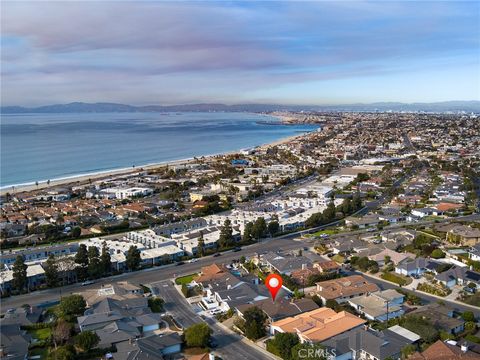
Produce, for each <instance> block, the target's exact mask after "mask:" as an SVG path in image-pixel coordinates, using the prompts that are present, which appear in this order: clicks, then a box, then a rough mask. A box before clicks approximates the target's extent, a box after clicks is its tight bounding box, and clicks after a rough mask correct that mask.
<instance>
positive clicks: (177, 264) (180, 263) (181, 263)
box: [175, 261, 185, 266]
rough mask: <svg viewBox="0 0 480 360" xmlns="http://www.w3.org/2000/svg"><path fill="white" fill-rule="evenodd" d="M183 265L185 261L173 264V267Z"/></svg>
mask: <svg viewBox="0 0 480 360" xmlns="http://www.w3.org/2000/svg"><path fill="white" fill-rule="evenodd" d="M183 264H185V261H179V262H177V263H176V264H175V266H180V265H183Z"/></svg>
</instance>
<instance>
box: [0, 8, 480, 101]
mask: <svg viewBox="0 0 480 360" xmlns="http://www.w3.org/2000/svg"><path fill="white" fill-rule="evenodd" d="M1 12H2V19H3V21H2V24H1V32H2V35H1V50H2V54H1V62H2V69H1V73H2V84H1V90H2V97H1V100H2V105H3V106H26V107H36V106H42V105H49V104H65V103H71V102H88V103H92V102H111V103H120V104H132V105H135V106H143V105H152V104H154V105H156V104H161V105H177V104H197V103H223V104H245V103H250V104H285V105H344V104H355V103H364V104H368V103H377V102H402V103H417V102H426V103H431V102H442V101H452V100H453V101H454V100H456V99H466V100H460V101H471V100H479V99H480V54H479V51H478V50H479V39H480V25H479V24H480V15H479V14H480V3H478V2H471V1H465V2H443V1H438V2H434V1H428V2H408V1H407V2H403V1H402V2H395V1H391V2H370V1H351V2H350V1H336V2H328V1H320V2H235V1H233V2H213V1H210V2H164V1H139V2H129V1H106V2H105V1H104V2H94V1H92V2H77V1H72V2H55V1H53V2H36V1H30V2H29V1H22V2H12V1H4V2H2V10H1Z"/></svg>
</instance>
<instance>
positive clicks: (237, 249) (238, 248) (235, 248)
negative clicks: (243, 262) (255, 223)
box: [232, 246, 242, 252]
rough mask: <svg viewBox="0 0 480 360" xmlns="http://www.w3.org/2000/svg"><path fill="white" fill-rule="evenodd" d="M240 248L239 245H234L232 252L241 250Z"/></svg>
mask: <svg viewBox="0 0 480 360" xmlns="http://www.w3.org/2000/svg"><path fill="white" fill-rule="evenodd" d="M241 250H242V248H241V247H240V246H236V247H234V248H233V250H232V251H233V252H238V251H241Z"/></svg>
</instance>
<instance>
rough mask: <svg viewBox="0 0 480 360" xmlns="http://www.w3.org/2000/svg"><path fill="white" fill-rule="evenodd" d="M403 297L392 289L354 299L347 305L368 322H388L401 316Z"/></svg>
mask: <svg viewBox="0 0 480 360" xmlns="http://www.w3.org/2000/svg"><path fill="white" fill-rule="evenodd" d="M404 297H405V296H404V295H403V294H400V293H398V292H397V291H395V290H394V289H388V290H383V291H378V292H375V293H372V294H366V295H362V296H357V297H354V298H352V299H350V300H348V303H349V304H350V305H351V306H352V307H353V308H354V309H355V310H356V311H357V312H358V313H360V314H362V315H364V316H365V317H366V318H367V319H369V320H376V321H388V320H389V319H394V318H396V317H400V316H402V315H403V314H404V313H405V311H404V310H403V308H402V304H403V301H404Z"/></svg>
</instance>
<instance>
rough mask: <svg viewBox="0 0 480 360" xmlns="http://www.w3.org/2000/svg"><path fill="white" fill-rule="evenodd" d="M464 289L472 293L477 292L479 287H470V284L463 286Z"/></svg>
mask: <svg viewBox="0 0 480 360" xmlns="http://www.w3.org/2000/svg"><path fill="white" fill-rule="evenodd" d="M463 291H466V292H468V293H470V294H475V293H476V292H477V289H475V288H471V287H468V286H465V287H464V288H463Z"/></svg>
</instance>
